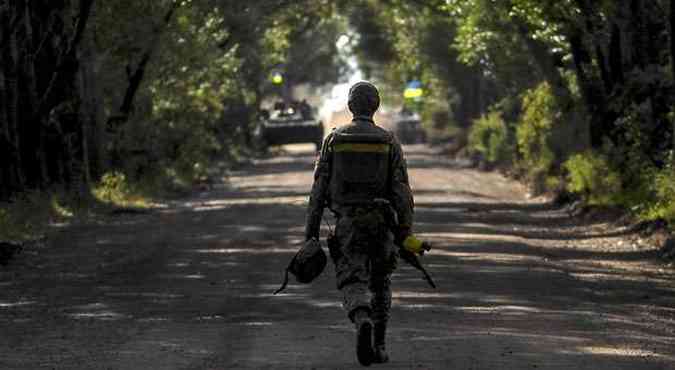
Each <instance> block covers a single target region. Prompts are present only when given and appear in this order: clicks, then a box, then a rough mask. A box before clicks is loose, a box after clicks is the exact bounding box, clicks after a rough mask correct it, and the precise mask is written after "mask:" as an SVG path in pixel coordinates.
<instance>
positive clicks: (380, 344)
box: [373, 322, 389, 364]
mask: <svg viewBox="0 0 675 370" xmlns="http://www.w3.org/2000/svg"><path fill="white" fill-rule="evenodd" d="M386 336H387V324H386V323H383V322H378V323H376V324H375V334H374V339H375V340H374V342H375V353H374V356H373V362H374V363H376V364H383V363H385V362H389V355H387V350H386V348H385V345H384V341H385V337H386Z"/></svg>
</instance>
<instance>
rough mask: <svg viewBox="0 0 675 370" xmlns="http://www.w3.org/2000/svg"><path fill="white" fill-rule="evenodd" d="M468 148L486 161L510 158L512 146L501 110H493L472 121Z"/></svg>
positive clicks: (507, 160) (502, 161) (496, 161)
mask: <svg viewBox="0 0 675 370" xmlns="http://www.w3.org/2000/svg"><path fill="white" fill-rule="evenodd" d="M469 148H470V151H471V152H473V153H476V154H479V155H481V156H482V157H483V159H484V160H486V161H487V162H488V163H492V164H494V163H500V162H501V163H505V162H509V161H510V160H511V155H512V153H513V146H512V142H511V141H510V138H509V130H508V127H507V125H506V122H505V121H504V119H503V118H502V114H501V112H499V111H493V112H491V113H488V114H487V115H484V116H483V117H481V118H479V119H477V120H476V121H474V124H473V126H472V127H471V130H470V132H469Z"/></svg>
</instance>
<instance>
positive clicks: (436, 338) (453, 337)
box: [409, 333, 466, 342]
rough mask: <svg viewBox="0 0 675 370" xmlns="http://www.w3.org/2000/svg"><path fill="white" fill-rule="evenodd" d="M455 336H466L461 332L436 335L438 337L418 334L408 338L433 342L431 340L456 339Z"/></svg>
mask: <svg viewBox="0 0 675 370" xmlns="http://www.w3.org/2000/svg"><path fill="white" fill-rule="evenodd" d="M457 338H466V334H465V333H461V334H457V335H443V336H438V337H432V336H427V335H420V336H414V337H412V338H410V339H409V340H411V341H422V342H433V341H441V340H451V339H457Z"/></svg>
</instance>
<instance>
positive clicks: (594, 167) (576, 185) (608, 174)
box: [564, 152, 622, 205]
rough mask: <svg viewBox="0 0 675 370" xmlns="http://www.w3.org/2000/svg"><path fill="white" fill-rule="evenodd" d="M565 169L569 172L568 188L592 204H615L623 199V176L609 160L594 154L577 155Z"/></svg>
mask: <svg viewBox="0 0 675 370" xmlns="http://www.w3.org/2000/svg"><path fill="white" fill-rule="evenodd" d="M564 168H565V169H566V170H567V172H568V177H567V179H568V184H567V188H568V190H569V191H571V192H573V193H577V194H579V195H581V196H583V197H584V199H585V200H586V201H587V202H588V203H590V204H598V205H610V204H615V203H616V202H618V201H619V200H620V197H621V190H622V188H621V185H622V184H621V174H620V173H619V172H618V171H616V170H615V169H614V168H612V166H611V164H610V163H609V161H608V160H607V158H606V157H605V156H603V155H599V154H596V153H593V152H585V153H581V154H575V155H573V156H572V157H571V158H570V159H568V160H567V161H566V162H565V164H564Z"/></svg>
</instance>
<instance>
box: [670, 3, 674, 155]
mask: <svg viewBox="0 0 675 370" xmlns="http://www.w3.org/2000/svg"><path fill="white" fill-rule="evenodd" d="M669 18H670V68H671V73H672V76H671V78H672V83H673V84H675V0H670V17H669ZM672 114H675V111H674V112H671V117H670V119H671V121H672V122H671V123H672V125H673V132H672V141H673V143H672V145H673V147H672V150H673V151H675V117H673V116H672ZM671 159H672V161H673V164H674V166H673V168H675V153H674V154H672V158H671Z"/></svg>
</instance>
